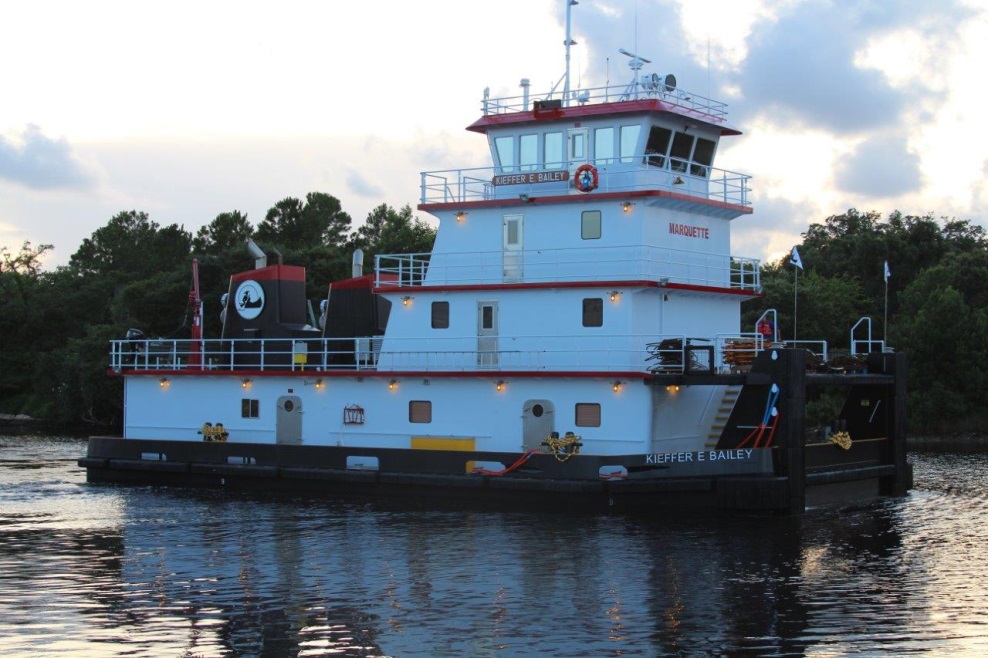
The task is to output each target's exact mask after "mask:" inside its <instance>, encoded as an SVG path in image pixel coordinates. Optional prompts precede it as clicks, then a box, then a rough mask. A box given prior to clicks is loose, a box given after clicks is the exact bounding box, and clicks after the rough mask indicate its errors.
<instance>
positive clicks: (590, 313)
mask: <svg viewBox="0 0 988 658" xmlns="http://www.w3.org/2000/svg"><path fill="white" fill-rule="evenodd" d="M583 326H584V327H602V326H604V300H603V298H602V297H588V298H587V299H584V300H583Z"/></svg>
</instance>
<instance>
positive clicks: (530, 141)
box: [518, 135, 539, 171]
mask: <svg viewBox="0 0 988 658" xmlns="http://www.w3.org/2000/svg"><path fill="white" fill-rule="evenodd" d="M538 161H539V136H538V135H522V136H521V137H520V138H519V140H518V164H519V165H520V166H519V169H521V170H522V171H534V170H535V168H536V165H537V164H538Z"/></svg>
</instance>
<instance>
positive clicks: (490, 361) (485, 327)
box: [477, 302, 498, 368]
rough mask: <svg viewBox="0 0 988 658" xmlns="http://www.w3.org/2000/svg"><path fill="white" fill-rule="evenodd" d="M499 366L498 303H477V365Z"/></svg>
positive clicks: (486, 366) (484, 366)
mask: <svg viewBox="0 0 988 658" xmlns="http://www.w3.org/2000/svg"><path fill="white" fill-rule="evenodd" d="M497 364H498V358H497V302H477V365H478V366H480V367H481V368H493V367H495V366H497Z"/></svg>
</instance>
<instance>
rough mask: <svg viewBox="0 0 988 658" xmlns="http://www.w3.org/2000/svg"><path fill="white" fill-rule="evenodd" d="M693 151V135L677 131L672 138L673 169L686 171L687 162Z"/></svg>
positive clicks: (670, 155)
mask: <svg viewBox="0 0 988 658" xmlns="http://www.w3.org/2000/svg"><path fill="white" fill-rule="evenodd" d="M692 152H693V135H689V134H687V133H681V132H677V133H676V136H675V137H674V138H673V139H672V151H671V152H670V153H669V160H670V162H671V164H672V170H673V171H683V172H685V171H686V163H687V162H689V159H690V154H691V153H692Z"/></svg>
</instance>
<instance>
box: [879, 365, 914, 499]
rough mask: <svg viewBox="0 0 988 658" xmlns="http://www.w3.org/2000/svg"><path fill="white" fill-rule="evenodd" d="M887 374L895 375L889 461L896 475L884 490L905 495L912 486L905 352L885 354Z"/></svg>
mask: <svg viewBox="0 0 988 658" xmlns="http://www.w3.org/2000/svg"><path fill="white" fill-rule="evenodd" d="M883 356H884V357H885V359H884V360H885V364H884V365H885V372H886V374H890V375H894V376H895V384H894V389H893V392H892V414H891V418H890V419H889V435H888V436H889V451H890V454H889V461H890V462H891V463H892V464H894V465H895V477H894V478H891V481H890V482H889V483H888V485H887V487H888V490H887V491H885V492H883V493H886V494H891V495H893V496H904V495H906V492H907V491H909V488H910V487H911V486H912V470H911V468H910V466H909V463H908V461H907V460H906V398H907V395H908V394H907V390H906V379H907V376H908V374H909V365H908V359H907V357H906V355H905V354H902V353H896V354H884V355H883Z"/></svg>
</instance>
